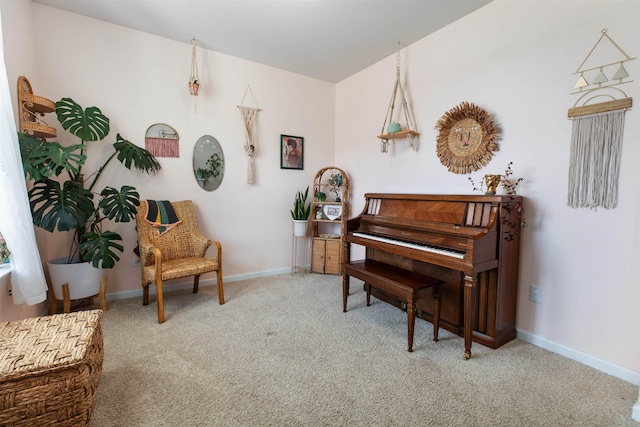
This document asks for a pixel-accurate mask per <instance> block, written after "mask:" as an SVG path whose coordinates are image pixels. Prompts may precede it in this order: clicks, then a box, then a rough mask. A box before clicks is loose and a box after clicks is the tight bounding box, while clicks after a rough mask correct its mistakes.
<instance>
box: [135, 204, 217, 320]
mask: <svg viewBox="0 0 640 427" xmlns="http://www.w3.org/2000/svg"><path fill="white" fill-rule="evenodd" d="M151 203H152V204H153V206H152V209H153V208H154V207H155V206H156V205H155V203H154V202H151ZM170 205H171V206H167V208H169V210H170V208H171V207H173V210H174V213H175V215H176V216H177V220H178V221H175V222H174V223H173V224H169V225H168V228H166V229H163V226H160V227H159V226H158V224H157V223H156V224H155V225H154V223H153V221H149V215H150V214H149V202H148V201H146V200H141V201H140V206H139V207H138V213H137V215H136V223H137V229H138V245H139V250H140V265H141V269H142V288H143V297H142V304H143V305H148V304H149V285H150V284H151V283H154V284H155V285H156V299H157V302H158V323H163V322H164V300H163V290H162V285H163V282H164V281H166V280H172V279H179V278H182V277H189V276H194V280H193V293H197V292H198V283H199V280H200V275H201V274H204V273H208V272H212V271H215V272H216V273H217V281H218V301H219V303H220V304H224V291H223V288H222V246H221V244H220V242H217V241H213V240H209V239H207V238H206V237H204V236H203V235H202V234H201V233H200V231H198V227H197V223H196V217H195V213H194V210H193V203H192V202H191V200H184V201H181V202H171V204H170ZM158 217H159V216H158ZM209 246H214V247H215V249H216V251H215V252H216V254H215V255H216V256H215V259H211V258H206V257H205V253H206V252H207V249H208V248H209Z"/></svg>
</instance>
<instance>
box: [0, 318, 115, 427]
mask: <svg viewBox="0 0 640 427" xmlns="http://www.w3.org/2000/svg"><path fill="white" fill-rule="evenodd" d="M101 317H102V310H88V311H80V312H74V313H64V314H55V315H53V316H45V317H38V318H31V319H25V320H21V321H13V322H5V323H0V426H5V425H7V426H15V427H18V426H77V425H86V424H88V423H89V419H90V418H91V412H92V411H93V405H94V403H95V397H96V389H97V387H98V381H99V380H100V374H101V372H102V360H103V357H104V349H103V339H102V328H101V325H100V318H101Z"/></svg>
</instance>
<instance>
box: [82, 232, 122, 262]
mask: <svg viewBox="0 0 640 427" xmlns="http://www.w3.org/2000/svg"><path fill="white" fill-rule="evenodd" d="M80 240H81V242H82V243H80V246H79V248H78V249H79V251H80V256H81V257H82V259H83V260H85V261H91V263H92V264H93V266H94V267H95V268H113V266H114V265H115V264H116V261H120V257H118V255H117V254H116V253H115V252H114V251H113V250H112V249H116V250H118V251H120V253H122V251H123V250H124V247H123V246H122V245H121V244H119V243H117V242H121V241H122V237H120V235H119V234H118V233H114V232H113V231H109V230H107V231H104V232H102V233H100V234H98V233H95V232H89V233H85V234H83V235H82V236H81V237H80Z"/></svg>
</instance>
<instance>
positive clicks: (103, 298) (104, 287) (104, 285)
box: [98, 276, 109, 311]
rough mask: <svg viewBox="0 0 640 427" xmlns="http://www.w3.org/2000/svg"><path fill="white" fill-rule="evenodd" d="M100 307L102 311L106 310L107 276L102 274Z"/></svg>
mask: <svg viewBox="0 0 640 427" xmlns="http://www.w3.org/2000/svg"><path fill="white" fill-rule="evenodd" d="M98 295H99V296H100V308H101V309H102V311H107V310H108V309H109V308H108V307H107V276H102V278H101V279H100V293H99V294H98Z"/></svg>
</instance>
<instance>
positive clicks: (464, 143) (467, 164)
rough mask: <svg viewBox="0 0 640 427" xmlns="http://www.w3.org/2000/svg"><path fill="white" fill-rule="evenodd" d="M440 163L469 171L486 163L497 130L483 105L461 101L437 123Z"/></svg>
mask: <svg viewBox="0 0 640 427" xmlns="http://www.w3.org/2000/svg"><path fill="white" fill-rule="evenodd" d="M435 129H436V130H437V131H438V138H437V140H436V141H437V143H436V149H437V152H438V157H439V158H440V163H442V164H443V165H444V166H446V167H447V168H448V169H449V171H450V172H453V173H460V174H464V173H470V172H473V171H476V170H478V169H480V168H481V167H482V166H484V165H486V164H487V163H489V161H490V160H491V156H492V155H493V152H494V151H497V150H498V145H497V144H496V140H497V139H498V131H497V129H496V126H495V125H494V123H493V120H491V116H490V115H489V113H487V112H486V111H485V110H483V109H482V108H480V107H478V106H476V105H474V104H472V103H470V102H463V103H461V104H460V105H458V106H456V107H454V108H452V109H451V110H449V111H447V112H446V113H445V114H444V115H443V116H442V117H441V118H440V120H438V122H437V123H436V127H435Z"/></svg>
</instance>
